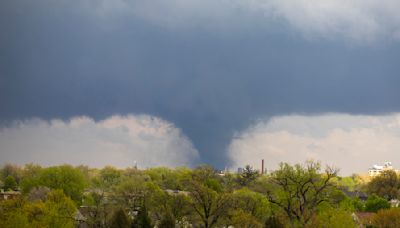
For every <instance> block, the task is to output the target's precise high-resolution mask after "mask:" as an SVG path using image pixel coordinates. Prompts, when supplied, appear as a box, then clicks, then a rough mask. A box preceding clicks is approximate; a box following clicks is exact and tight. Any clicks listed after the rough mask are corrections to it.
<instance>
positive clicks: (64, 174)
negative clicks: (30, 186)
mask: <svg viewBox="0 0 400 228" xmlns="http://www.w3.org/2000/svg"><path fill="white" fill-rule="evenodd" d="M38 184H39V185H42V186H46V187H49V188H51V189H62V190H63V192H64V193H65V194H66V195H67V196H69V197H71V199H72V200H74V201H75V202H76V203H80V202H81V198H82V193H83V189H84V188H85V186H86V183H85V180H84V177H83V175H82V173H81V172H80V170H79V169H76V168H73V167H72V166H70V165H62V166H54V167H49V168H47V169H44V170H43V171H42V172H41V173H40V176H39V181H38Z"/></svg>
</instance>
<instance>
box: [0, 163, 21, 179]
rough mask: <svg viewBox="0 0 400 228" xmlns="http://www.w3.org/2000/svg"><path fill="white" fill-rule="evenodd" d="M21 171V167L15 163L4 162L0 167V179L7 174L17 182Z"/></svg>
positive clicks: (4, 177)
mask: <svg viewBox="0 0 400 228" xmlns="http://www.w3.org/2000/svg"><path fill="white" fill-rule="evenodd" d="M22 175H23V173H22V169H21V168H20V167H18V166H16V165H12V164H6V165H4V166H3V167H2V169H0V180H3V181H4V180H5V179H6V178H7V177H8V176H12V177H13V178H14V180H15V181H16V182H17V183H19V182H20V180H21V177H22Z"/></svg>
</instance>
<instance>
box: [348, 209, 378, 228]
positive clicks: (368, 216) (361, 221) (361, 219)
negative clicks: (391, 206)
mask: <svg viewBox="0 0 400 228" xmlns="http://www.w3.org/2000/svg"><path fill="white" fill-rule="evenodd" d="M375 214H376V213H373V212H354V213H353V214H352V215H351V216H352V217H353V220H354V222H355V223H356V224H357V227H371V226H372V225H373V218H374V216H375Z"/></svg>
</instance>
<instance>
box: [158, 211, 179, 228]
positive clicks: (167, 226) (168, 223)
mask: <svg viewBox="0 0 400 228" xmlns="http://www.w3.org/2000/svg"><path fill="white" fill-rule="evenodd" d="M158 227H160V228H175V218H174V216H173V215H172V213H171V212H170V211H166V212H165V213H164V215H163V217H162V218H161V221H160V224H158Z"/></svg>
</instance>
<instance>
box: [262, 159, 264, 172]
mask: <svg viewBox="0 0 400 228" xmlns="http://www.w3.org/2000/svg"><path fill="white" fill-rule="evenodd" d="M263 174H264V159H261V175H263Z"/></svg>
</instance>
